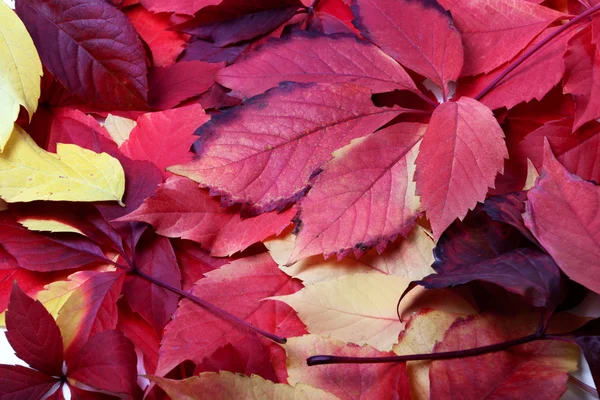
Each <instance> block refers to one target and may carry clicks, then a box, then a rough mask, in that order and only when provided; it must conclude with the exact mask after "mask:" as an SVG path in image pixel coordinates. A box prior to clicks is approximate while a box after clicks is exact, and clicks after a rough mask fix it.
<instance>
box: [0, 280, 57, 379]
mask: <svg viewBox="0 0 600 400" xmlns="http://www.w3.org/2000/svg"><path fill="white" fill-rule="evenodd" d="M6 329H7V332H6V339H7V340H8V343H10V345H11V346H12V348H13V349H14V350H15V354H16V355H17V357H19V358H20V359H21V360H23V361H25V362H26V363H27V364H29V366H30V367H31V368H35V369H36V370H38V371H40V372H43V373H45V374H47V375H49V376H60V375H62V366H63V346H62V338H61V335H60V330H59V328H58V325H56V322H55V321H54V318H52V315H50V313H48V311H47V310H46V309H45V308H44V306H43V305H42V304H41V303H40V302H39V301H35V300H33V299H32V298H31V297H29V296H27V295H26V294H25V293H24V292H23V291H22V290H21V288H20V287H19V286H18V285H17V283H16V282H15V283H14V284H13V288H12V291H11V295H10V303H9V308H8V311H7V312H6Z"/></svg>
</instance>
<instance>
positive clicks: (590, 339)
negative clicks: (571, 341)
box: [575, 336, 600, 387]
mask: <svg viewBox="0 0 600 400" xmlns="http://www.w3.org/2000/svg"><path fill="white" fill-rule="evenodd" d="M575 343H577V344H578V345H579V347H580V348H581V350H582V351H583V355H584V356H585V360H586V361H587V363H588V365H589V367H590V371H591V373H592V378H594V384H595V385H596V387H599V385H600V336H581V337H578V338H576V339H575Z"/></svg>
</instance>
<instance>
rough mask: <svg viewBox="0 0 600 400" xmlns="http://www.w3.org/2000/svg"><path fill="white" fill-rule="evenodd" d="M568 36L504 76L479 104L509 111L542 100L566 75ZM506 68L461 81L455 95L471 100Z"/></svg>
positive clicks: (548, 32) (544, 35) (550, 30)
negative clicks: (508, 109) (564, 57)
mask: <svg viewBox="0 0 600 400" xmlns="http://www.w3.org/2000/svg"><path fill="white" fill-rule="evenodd" d="M556 29H558V27H552V28H548V29H546V30H545V31H543V32H542V33H541V34H540V35H539V36H538V37H536V38H535V39H534V40H533V41H532V42H531V43H530V44H529V45H528V46H527V47H525V48H524V49H523V50H522V51H521V52H520V53H519V54H518V55H517V57H518V56H521V55H523V54H525V53H526V52H527V51H529V50H530V49H531V48H533V47H534V46H535V45H537V44H538V43H539V42H541V41H542V40H543V39H544V38H546V36H548V35H549V34H551V33H552V32H553V31H555V30H556ZM570 37H571V33H563V34H562V35H560V36H559V37H558V38H556V39H555V40H553V41H551V42H550V43H548V44H547V45H546V46H544V47H542V48H541V49H540V50H539V51H538V52H537V53H536V54H535V55H534V56H532V57H530V58H529V59H527V60H526V61H525V62H523V64H521V65H520V66H518V67H517V68H516V69H515V70H514V71H512V72H511V73H509V74H508V75H507V76H506V77H504V78H503V79H502V80H501V81H500V82H499V83H498V84H497V85H496V86H494V88H493V89H492V90H491V91H490V92H489V93H488V94H486V95H485V96H484V97H483V98H482V99H481V102H482V103H483V104H485V105H486V106H488V107H489V108H491V109H496V108H500V107H506V108H512V107H514V106H516V105H517V104H519V103H521V102H524V101H531V100H533V99H536V100H542V98H543V97H544V96H545V95H546V94H547V93H548V92H549V91H550V90H551V89H552V88H553V87H554V86H555V85H556V84H557V83H558V82H559V81H560V80H561V79H562V77H563V74H564V72H565V64H564V61H563V55H564V54H565V51H566V50H567V42H568V41H569V38H570ZM506 67H507V65H502V66H500V67H498V68H497V69H495V70H494V71H492V72H490V73H489V74H487V75H480V76H476V77H474V78H469V79H466V80H463V81H461V82H460V84H459V86H458V89H457V92H456V95H457V96H469V97H473V96H476V95H477V94H479V92H481V91H482V90H483V89H484V88H485V87H486V86H488V85H489V84H490V83H492V82H493V81H494V80H495V79H496V78H497V77H498V76H499V75H500V74H501V73H502V72H503V71H504V69H505V68H506Z"/></svg>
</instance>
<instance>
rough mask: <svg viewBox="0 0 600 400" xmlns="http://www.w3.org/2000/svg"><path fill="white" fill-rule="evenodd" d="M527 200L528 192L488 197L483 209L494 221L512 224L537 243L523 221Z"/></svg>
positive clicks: (532, 241)
mask: <svg viewBox="0 0 600 400" xmlns="http://www.w3.org/2000/svg"><path fill="white" fill-rule="evenodd" d="M534 170H535V168H534ZM526 200H527V192H517V193H509V194H506V195H503V196H493V197H488V198H487V199H485V203H483V210H484V211H485V213H486V214H487V215H489V216H490V217H492V219H493V220H494V221H498V222H504V223H505V224H509V225H512V226H513V227H514V228H516V229H517V230H518V231H519V232H521V234H522V235H523V236H525V237H526V238H527V239H529V240H530V241H531V243H536V240H535V238H534V237H533V235H532V234H531V231H530V230H529V229H527V227H526V226H525V221H523V213H524V212H525V201H526Z"/></svg>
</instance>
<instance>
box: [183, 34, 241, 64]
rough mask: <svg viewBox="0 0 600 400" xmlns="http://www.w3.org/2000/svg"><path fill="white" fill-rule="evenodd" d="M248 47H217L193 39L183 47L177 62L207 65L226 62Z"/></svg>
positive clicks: (207, 42)
mask: <svg viewBox="0 0 600 400" xmlns="http://www.w3.org/2000/svg"><path fill="white" fill-rule="evenodd" d="M246 47H248V44H247V43H241V44H239V45H232V46H227V47H218V46H215V44H214V43H212V42H209V41H207V40H202V39H195V40H192V41H190V42H188V44H187V45H186V47H185V50H184V52H183V54H182V56H181V57H180V58H179V61H205V62H209V63H219V62H226V63H230V62H232V61H233V60H235V59H236V58H237V57H238V56H239V55H240V54H241V53H242V52H243V51H244V50H245V49H246Z"/></svg>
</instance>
